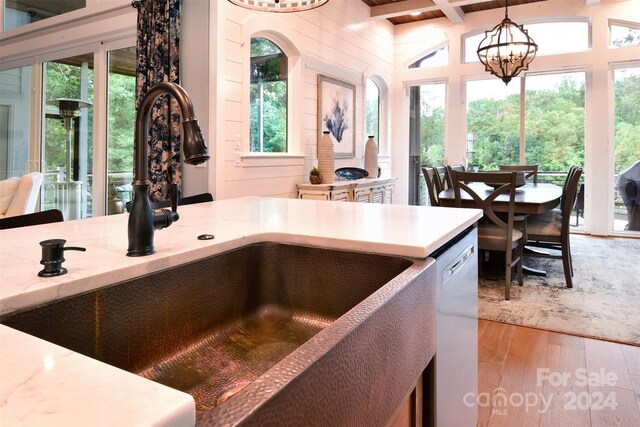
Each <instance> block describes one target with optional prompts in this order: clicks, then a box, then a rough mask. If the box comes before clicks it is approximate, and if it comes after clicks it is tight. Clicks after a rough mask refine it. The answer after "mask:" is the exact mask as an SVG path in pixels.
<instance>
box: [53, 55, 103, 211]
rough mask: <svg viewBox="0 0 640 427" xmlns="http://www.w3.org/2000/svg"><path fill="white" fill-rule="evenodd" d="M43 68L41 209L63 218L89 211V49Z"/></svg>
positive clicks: (90, 200)
mask: <svg viewBox="0 0 640 427" xmlns="http://www.w3.org/2000/svg"><path fill="white" fill-rule="evenodd" d="M42 67H43V80H44V81H43V87H44V91H43V105H44V112H45V114H44V116H43V129H44V135H43V141H42V159H43V162H42V172H43V173H44V174H45V178H44V182H43V188H44V191H43V199H42V205H43V209H53V208H56V209H59V210H61V211H62V213H63V214H64V218H65V219H66V220H69V219H80V218H86V217H90V216H92V194H93V173H92V166H93V139H92V136H93V108H92V103H93V78H94V77H93V54H89V55H82V56H74V57H69V58H64V59H60V60H57V61H51V62H46V63H44V64H43V65H42Z"/></svg>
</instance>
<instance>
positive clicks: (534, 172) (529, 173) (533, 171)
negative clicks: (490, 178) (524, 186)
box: [498, 165, 538, 184]
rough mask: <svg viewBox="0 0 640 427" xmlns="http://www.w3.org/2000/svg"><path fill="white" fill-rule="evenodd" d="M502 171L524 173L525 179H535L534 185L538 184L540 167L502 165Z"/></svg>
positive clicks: (500, 167)
mask: <svg viewBox="0 0 640 427" xmlns="http://www.w3.org/2000/svg"><path fill="white" fill-rule="evenodd" d="M498 168H499V169H500V170H501V171H519V172H524V177H525V178H526V179H529V178H531V177H533V183H534V184H537V183H538V165H500V166H498Z"/></svg>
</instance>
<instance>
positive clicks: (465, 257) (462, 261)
mask: <svg viewBox="0 0 640 427" xmlns="http://www.w3.org/2000/svg"><path fill="white" fill-rule="evenodd" d="M474 247H475V245H471V246H469V247H468V248H467V249H465V250H464V251H462V253H461V254H460V255H458V256H457V257H456V259H454V260H453V261H451V263H450V264H449V265H448V266H446V267H445V269H444V271H443V272H442V286H444V285H445V284H446V283H447V282H448V281H449V280H450V279H451V278H452V277H453V276H455V275H456V273H457V272H458V271H460V270H462V268H463V267H464V266H465V265H466V264H467V262H469V260H470V259H471V255H473V253H474V252H475V251H474Z"/></svg>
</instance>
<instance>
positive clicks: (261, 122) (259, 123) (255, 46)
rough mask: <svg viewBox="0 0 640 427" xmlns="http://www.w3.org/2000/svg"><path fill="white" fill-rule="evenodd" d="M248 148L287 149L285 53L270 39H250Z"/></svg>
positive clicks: (255, 150) (281, 151)
mask: <svg viewBox="0 0 640 427" xmlns="http://www.w3.org/2000/svg"><path fill="white" fill-rule="evenodd" d="M250 82H251V83H250V87H249V104H250V113H249V126H250V131H249V137H250V151H251V152H259V153H260V152H263V153H283V152H287V115H288V114H287V96H288V94H287V92H288V88H287V86H288V83H287V82H288V64H287V56H286V55H285V54H284V52H283V51H282V50H281V49H280V48H279V47H278V46H277V45H276V44H275V43H274V42H272V41H271V40H269V39H266V38H264V37H254V38H252V39H251V70H250Z"/></svg>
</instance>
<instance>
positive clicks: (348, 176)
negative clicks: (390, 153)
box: [336, 168, 369, 181]
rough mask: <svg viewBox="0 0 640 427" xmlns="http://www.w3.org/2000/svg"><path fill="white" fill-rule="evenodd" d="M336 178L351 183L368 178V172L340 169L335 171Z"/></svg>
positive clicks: (356, 169)
mask: <svg viewBox="0 0 640 427" xmlns="http://www.w3.org/2000/svg"><path fill="white" fill-rule="evenodd" d="M336 176H337V177H338V178H340V179H344V180H347V181H351V180H354V179H362V178H366V177H368V176H369V172H367V171H366V170H364V169H360V168H340V169H336Z"/></svg>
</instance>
